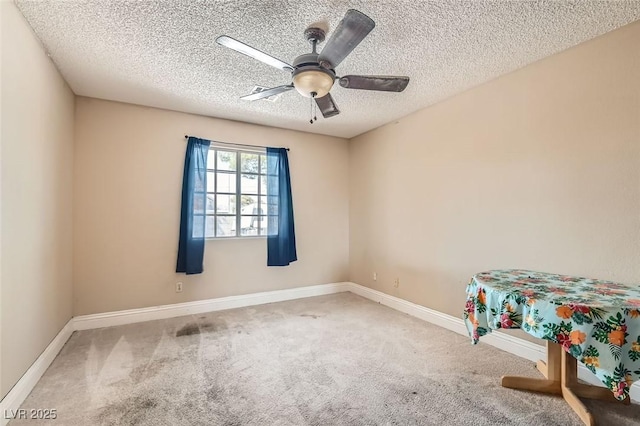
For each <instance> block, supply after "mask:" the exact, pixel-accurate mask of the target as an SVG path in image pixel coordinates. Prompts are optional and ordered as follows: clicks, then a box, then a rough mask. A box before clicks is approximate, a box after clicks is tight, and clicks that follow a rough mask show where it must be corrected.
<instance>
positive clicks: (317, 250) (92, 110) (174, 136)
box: [74, 98, 349, 315]
mask: <svg viewBox="0 0 640 426" xmlns="http://www.w3.org/2000/svg"><path fill="white" fill-rule="evenodd" d="M185 134H190V135H195V136H199V137H203V138H207V139H213V140H219V141H225V142H234V143H241V144H242V143H244V144H256V145H267V146H287V147H290V148H291V151H290V152H289V160H290V167H291V179H292V191H293V200H294V206H295V223H296V237H297V248H298V258H299V260H298V261H297V262H294V263H293V264H291V266H288V267H270V268H267V267H266V241H265V240H264V239H261V238H255V239H234V240H209V241H207V243H206V249H205V272H204V273H203V274H201V275H190V276H185V275H184V274H176V273H175V263H176V253H177V245H178V228H179V222H180V191H181V185H182V169H183V166H184V154H185V148H186V142H185V140H184V135H185ZM75 158H76V161H75V184H76V192H75V197H74V214H75V222H74V224H75V228H74V262H75V268H74V313H75V315H81V314H89V313H96V312H105V311H115V310H120V309H129V308H138V307H146V306H154V305H161V304H168V303H178V302H186V301H192V300H199V299H207V298H215V297H224V296H230V295H239V294H247V293H254V292H261V291H269V290H278V289H286V288H293V287H299V286H306V285H314V284H323V283H330V282H338V281H345V280H346V279H347V277H348V268H349V246H348V243H349V241H348V240H349V229H348V219H349V216H348V167H347V166H348V144H347V141H346V140H344V139H340V138H333V137H327V136H318V135H312V134H308V133H300V132H296V131H289V130H282V129H275V128H268V127H262V126H256V125H250V124H245V123H239V122H233V121H227V120H221V119H215V118H207V117H201V116H195V115H189V114H183V113H177V112H171V111H165V110H159V109H153V108H147V107H140V106H134V105H129V104H122V103H116V102H108V101H101V100H96V99H89V98H78V99H77V101H76V144H75ZM177 281H182V282H183V283H184V291H183V292H182V293H175V283H176V282H177Z"/></svg>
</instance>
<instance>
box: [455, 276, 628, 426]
mask: <svg viewBox="0 0 640 426" xmlns="http://www.w3.org/2000/svg"><path fill="white" fill-rule="evenodd" d="M464 320H465V324H466V326H467V330H468V331H469V335H470V336H471V339H472V342H473V343H474V344H476V343H478V340H479V339H480V337H481V336H483V335H485V334H487V333H489V332H491V330H496V329H500V328H521V329H523V330H524V331H526V332H527V333H529V334H531V335H533V336H535V337H538V338H541V339H545V340H546V341H547V362H546V363H545V362H543V361H538V365H537V366H538V369H539V370H540V372H542V374H543V375H544V376H545V379H532V378H525V377H513V376H505V377H503V378H502V386H504V387H508V388H512V389H522V390H530V391H534V392H544V393H551V394H558V395H562V396H563V397H564V399H565V400H566V401H567V402H568V403H569V405H570V406H571V407H572V408H573V410H574V411H575V412H576V414H578V415H579V416H580V418H581V419H582V420H583V422H584V423H585V424H587V425H593V424H595V423H594V420H593V417H592V415H591V413H589V411H588V410H587V408H586V407H585V406H584V404H583V403H582V402H581V401H580V399H579V398H578V397H583V398H592V399H610V400H619V401H623V402H625V403H629V401H630V399H629V388H630V387H631V384H632V383H633V382H634V381H636V380H639V379H640V288H639V287H630V286H626V285H624V284H620V283H614V282H610V281H602V280H595V279H590V278H581V277H572V276H567V275H558V274H549V273H543V272H535V271H527V270H520V269H506V270H492V271H487V272H482V273H479V274H476V275H474V276H473V278H471V281H470V283H469V285H468V286H467V302H466V305H465V310H464ZM578 361H579V362H580V363H582V364H583V365H584V366H585V367H587V368H588V369H589V370H590V371H591V372H592V373H593V374H595V375H596V377H598V379H600V380H601V381H602V383H603V384H604V385H605V386H606V388H603V387H597V386H589V385H584V384H581V383H578V379H577V362H578Z"/></svg>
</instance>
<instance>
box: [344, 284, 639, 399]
mask: <svg viewBox="0 0 640 426" xmlns="http://www.w3.org/2000/svg"><path fill="white" fill-rule="evenodd" d="M348 289H349V291H350V292H352V293H355V294H357V295H359V296H362V297H365V298H367V299H370V300H373V301H375V302H378V303H380V304H383V305H385V306H388V307H390V308H393V309H395V310H397V311H400V312H404V313H405V314H409V315H411V316H413V317H416V318H420V319H421V320H424V321H427V322H430V323H432V324H435V325H438V326H440V327H443V328H446V329H448V330H451V331H454V332H456V333H459V334H462V335H464V336H469V333H468V331H467V327H466V326H465V325H464V320H463V319H462V314H461V316H460V318H456V317H454V316H451V315H448V314H444V313H442V312H438V311H435V310H433V309H429V308H426V307H424V306H421V305H417V304H415V303H412V302H409V301H407V300H404V299H400V298H399V297H395V296H390V295H388V294H386V293H383V292H381V291H377V290H373V289H371V288H368V287H364V286H361V285H359V284H356V283H348ZM461 312H462V311H461ZM480 342H482V343H487V344H489V345H491V346H494V347H496V348H498V349H501V350H503V351H505V352H509V353H512V354H514V355H517V356H519V357H521V358H525V359H528V360H531V361H534V362H535V361H537V360H539V359H542V360H546V357H547V354H546V350H545V347H544V346H542V345H537V344H535V343H531V342H529V341H527V340H524V339H521V338H519V337H515V336H511V335H509V334H506V333H501V332H494V333H490V334H487V335H486V336H482V338H481V339H480ZM469 344H471V343H469ZM578 378H579V379H580V380H584V381H585V382H587V383H589V384H591V385H595V386H603V384H602V382H601V381H600V380H599V379H598V378H597V377H596V376H594V375H593V374H592V373H591V371H589V369H587V368H586V367H585V366H583V365H578ZM629 395H630V396H631V400H632V401H634V402H639V403H640V382H638V383H635V384H634V385H633V386H631V389H630V390H629Z"/></svg>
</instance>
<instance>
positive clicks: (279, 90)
mask: <svg viewBox="0 0 640 426" xmlns="http://www.w3.org/2000/svg"><path fill="white" fill-rule="evenodd" d="M291 89H293V85H292V84H288V85H286V86H278V87H273V88H271V89H267V90H263V91H262V92H258V93H252V94H250V95H246V96H243V97H241V98H240V99H243V100H245V101H257V100H258V99H264V98H268V97H269V96H273V95H279V94H280V93H282V92H286V91H288V90H291Z"/></svg>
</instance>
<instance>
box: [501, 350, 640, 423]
mask: <svg viewBox="0 0 640 426" xmlns="http://www.w3.org/2000/svg"><path fill="white" fill-rule="evenodd" d="M546 343H547V362H546V363H545V362H544V361H538V363H537V367H538V370H540V372H541V373H542V375H543V376H545V378H544V379H532V378H530V377H518V376H503V377H502V386H503V387H506V388H511V389H519V390H526V391H531V392H542V393H549V394H553V395H562V397H563V398H564V399H565V401H567V403H568V404H569V406H570V407H571V409H573V411H574V412H575V413H576V414H577V415H578V416H579V417H580V419H582V421H583V422H584V424H586V425H589V426H592V425H595V421H594V419H593V416H592V415H591V413H590V412H589V410H588V409H587V407H586V406H585V405H584V404H583V403H582V401H580V398H578V397H582V398H589V399H600V400H605V401H618V400H617V399H616V398H615V397H614V396H613V393H612V392H611V391H610V390H609V389H607V388H603V387H599V386H590V385H585V384H582V383H578V363H577V360H576V359H575V358H574V357H572V356H571V355H569V354H567V353H566V352H565V351H564V350H563V349H562V347H561V346H560V345H559V344H557V343H553V342H549V341H547V342H546ZM623 402H624V403H625V404H629V403H630V402H631V401H630V399H629V397H627V398H626V399H625V400H624V401H623Z"/></svg>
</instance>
